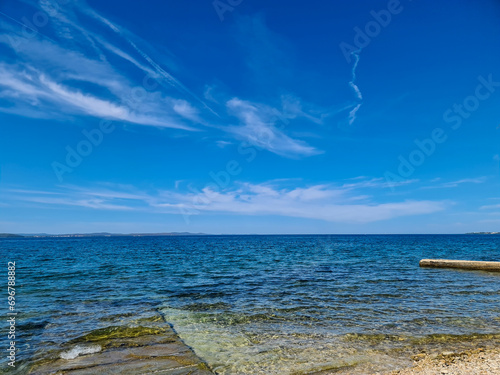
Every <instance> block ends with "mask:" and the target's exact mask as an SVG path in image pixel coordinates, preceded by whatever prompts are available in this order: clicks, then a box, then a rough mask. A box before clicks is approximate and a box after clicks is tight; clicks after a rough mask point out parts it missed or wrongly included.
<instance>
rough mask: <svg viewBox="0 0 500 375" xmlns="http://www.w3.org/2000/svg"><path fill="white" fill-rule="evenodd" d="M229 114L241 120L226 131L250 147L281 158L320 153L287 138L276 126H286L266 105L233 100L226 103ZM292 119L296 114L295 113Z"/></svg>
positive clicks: (305, 144)
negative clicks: (255, 147)
mask: <svg viewBox="0 0 500 375" xmlns="http://www.w3.org/2000/svg"><path fill="white" fill-rule="evenodd" d="M227 108H228V110H229V111H230V113H231V114H233V115H234V116H235V117H237V118H238V119H239V121H240V124H241V125H240V126H232V127H229V128H228V129H227V131H229V132H231V133H233V134H235V135H236V136H238V137H239V138H241V139H243V140H245V141H248V142H249V143H250V144H252V145H254V146H257V147H260V148H263V149H266V150H268V151H271V152H273V153H275V154H278V155H282V156H301V155H302V156H309V155H315V154H318V153H320V151H319V150H317V149H315V148H314V147H312V146H309V145H308V144H307V143H305V142H303V141H300V140H295V139H292V138H290V137H289V136H288V135H286V134H285V132H284V131H283V130H281V129H278V126H280V127H282V128H283V127H285V126H286V124H285V123H284V122H283V119H279V118H278V116H277V111H276V110H274V109H273V108H270V107H268V106H265V105H261V104H258V103H252V102H249V101H245V100H241V99H238V98H233V99H231V100H229V101H228V102H227ZM294 116H295V114H294Z"/></svg>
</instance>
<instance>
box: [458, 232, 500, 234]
mask: <svg viewBox="0 0 500 375" xmlns="http://www.w3.org/2000/svg"><path fill="white" fill-rule="evenodd" d="M465 234H500V232H470V233H465Z"/></svg>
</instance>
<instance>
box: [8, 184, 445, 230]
mask: <svg viewBox="0 0 500 375" xmlns="http://www.w3.org/2000/svg"><path fill="white" fill-rule="evenodd" d="M288 182H289V181H270V182H266V183H261V184H252V183H248V182H237V183H235V184H234V187H233V188H226V189H223V190H216V189H215V188H214V187H205V188H204V189H202V190H201V191H197V190H196V189H189V190H188V191H184V192H182V191H179V190H178V189H176V190H156V191H150V192H144V191H139V190H137V189H135V188H133V187H129V186H116V185H108V186H100V187H97V188H88V189H86V188H80V187H74V186H63V187H60V189H59V190H58V191H56V192H50V194H47V193H46V192H40V191H29V190H11V191H6V192H4V194H3V195H4V196H6V197H7V198H8V199H9V201H10V202H16V201H18V202H24V203H25V204H40V205H47V207H49V208H53V209H55V208H61V207H68V206H74V207H81V208H86V209H96V210H114V211H143V212H155V213H167V214H177V215H183V214H184V213H185V212H193V211H195V212H197V213H212V214H231V215H241V216H245V215H257V216H267V215H276V216H284V217H296V218H304V219H315V220H323V221H328V222H351V223H366V222H375V221H381V220H388V219H392V218H397V217H403V216H413V215H424V214H431V213H435V212H438V211H442V210H445V209H446V208H447V207H449V206H450V205H451V204H452V202H449V201H431V200H403V201H391V202H387V201H386V202H376V201H374V200H373V199H372V198H371V197H370V196H369V195H366V193H367V192H369V189H372V188H377V186H374V185H370V183H368V184H366V185H364V186H362V187H361V185H358V186H352V185H349V186H348V185H344V186H342V185H340V186H339V185H334V184H319V185H311V186H296V184H295V186H290V184H288ZM176 187H177V188H179V187H180V185H179V184H177V186H176Z"/></svg>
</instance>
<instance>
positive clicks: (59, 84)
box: [0, 0, 326, 157]
mask: <svg viewBox="0 0 500 375" xmlns="http://www.w3.org/2000/svg"><path fill="white" fill-rule="evenodd" d="M28 3H29V4H31V5H33V6H37V7H40V8H41V9H42V10H43V11H44V12H45V13H46V14H48V15H49V17H50V20H51V22H50V23H49V24H48V26H47V28H50V29H51V30H52V29H53V30H52V32H53V34H54V36H53V37H54V38H55V39H57V40H54V39H52V38H48V37H42V36H36V35H35V36H34V37H32V38H24V37H23V36H21V34H20V33H19V32H18V31H17V34H16V30H15V28H13V27H12V28H11V29H9V30H8V33H4V34H0V47H1V46H3V47H7V48H10V49H11V50H12V51H13V52H14V53H15V54H16V56H17V59H16V63H15V64H14V63H8V60H6V61H5V62H4V63H2V64H1V65H0V87H1V88H2V91H1V94H0V111H2V112H5V113H11V114H17V115H20V116H24V117H32V118H44V119H47V118H53V119H57V120H61V119H64V120H67V119H68V118H76V117H77V116H81V115H85V116H94V117H100V118H109V119H113V120H118V121H123V122H128V123H132V124H137V125H147V126H156V127H164V128H175V129H183V130H200V128H201V127H205V128H206V127H209V128H211V129H217V130H218V131H223V132H225V133H226V137H227V136H228V135H229V136H231V137H232V138H236V139H238V140H245V141H248V142H249V143H251V144H252V145H254V146H256V147H259V148H262V149H264V150H267V151H270V152H272V153H275V154H277V155H281V156H286V157H304V156H310V155H315V154H318V153H320V151H319V150H317V149H316V148H315V147H313V146H310V145H308V144H307V143H306V142H304V141H302V140H299V139H298V137H300V136H301V134H302V133H300V132H296V131H291V130H289V129H285V128H284V127H283V126H282V125H287V126H288V123H289V122H290V121H293V120H295V119H297V120H300V121H302V120H306V121H309V122H311V123H315V124H322V122H323V118H324V117H325V116H326V115H325V114H324V113H322V110H321V109H313V110H309V109H310V108H308V110H305V109H304V108H303V103H302V102H301V100H300V99H299V98H297V97H295V96H293V95H290V94H288V95H283V96H282V97H281V106H282V108H281V109H280V110H277V109H275V108H273V107H272V106H269V105H264V104H258V103H253V102H250V101H246V100H242V99H238V98H233V99H228V97H232V96H229V95H228V94H221V93H215V92H214V90H215V89H216V88H215V87H214V86H206V87H210V90H208V91H207V92H205V97H206V98H207V97H208V98H209V100H210V103H211V105H214V104H213V103H215V105H216V106H217V107H218V110H219V111H220V110H221V108H222V111H224V110H228V112H229V113H230V115H231V116H234V117H236V118H237V119H238V120H239V124H234V123H233V121H234V117H228V116H225V117H224V118H221V117H220V115H219V114H218V113H217V112H216V111H215V110H213V109H212V108H211V107H209V106H208V105H207V104H206V102H205V101H204V99H202V98H200V97H199V96H198V95H196V94H195V93H194V92H193V91H192V90H190V89H189V88H188V87H187V86H186V85H184V84H183V83H182V82H181V81H180V80H179V79H178V78H176V77H175V76H174V75H173V74H172V73H170V72H169V71H168V67H165V66H164V64H160V63H159V62H158V61H157V59H156V58H155V57H153V56H152V54H151V53H150V52H148V53H146V51H152V50H155V48H154V47H153V46H150V45H149V44H148V42H147V41H145V40H143V39H141V38H140V37H139V36H137V35H135V34H133V33H132V32H130V31H129V30H128V29H126V28H125V27H123V26H121V25H119V24H118V23H116V22H114V21H111V20H110V19H108V18H106V17H104V16H103V15H102V14H99V13H98V12H97V11H95V10H94V9H93V8H91V7H90V6H89V5H88V4H87V3H86V2H85V1H83V0H79V1H76V2H73V3H70V4H67V5H66V6H64V7H61V6H58V7H56V8H54V7H53V6H52V5H53V4H51V3H50V2H49V1H46V0H41V1H40V2H32V1H28ZM53 34H51V36H52V35H53ZM273 40H274V39H273ZM153 54H155V53H153ZM161 57H162V62H163V56H161ZM117 62H118V63H117ZM137 70H138V71H137ZM138 72H139V73H142V74H143V75H144V76H143V77H144V79H142V80H141V79H137V77H138V76H139V77H141V74H139V75H138V74H137V73H138ZM132 77H135V78H132ZM144 80H146V82H147V83H146V86H147V85H151V86H152V87H154V89H151V87H149V88H148V87H146V88H144V87H143V84H144ZM150 89H151V90H154V92H153V91H151V90H150ZM214 95H217V98H218V99H217V100H215V101H214V99H213V98H214ZM308 107H311V106H308ZM292 135H293V138H292ZM211 139H213V137H212V138H211ZM217 145H218V146H221V145H223V144H222V143H220V142H219V143H217Z"/></svg>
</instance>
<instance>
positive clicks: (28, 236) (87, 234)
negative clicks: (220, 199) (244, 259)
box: [0, 232, 207, 238]
mask: <svg viewBox="0 0 500 375" xmlns="http://www.w3.org/2000/svg"><path fill="white" fill-rule="evenodd" d="M166 236H207V234H205V233H190V232H170V233H128V234H127V233H108V232H102V233H68V234H47V233H36V234H12V233H0V238H41V237H51V238H53V237H69V238H74V237H78V238H80V237H166Z"/></svg>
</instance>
